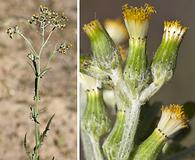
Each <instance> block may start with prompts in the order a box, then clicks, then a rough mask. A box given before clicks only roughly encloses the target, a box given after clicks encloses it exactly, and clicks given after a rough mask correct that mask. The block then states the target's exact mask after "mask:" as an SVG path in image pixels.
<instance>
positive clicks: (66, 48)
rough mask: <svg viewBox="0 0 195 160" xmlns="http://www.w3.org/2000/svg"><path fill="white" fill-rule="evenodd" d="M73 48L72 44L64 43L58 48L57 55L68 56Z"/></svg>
mask: <svg viewBox="0 0 195 160" xmlns="http://www.w3.org/2000/svg"><path fill="white" fill-rule="evenodd" d="M71 47H72V44H71V43H62V44H60V46H59V47H58V48H57V50H56V51H57V53H60V54H66V53H67V52H68V51H69V49H70V48H71Z"/></svg>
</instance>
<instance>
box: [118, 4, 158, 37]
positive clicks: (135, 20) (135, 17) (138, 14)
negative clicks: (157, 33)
mask: <svg viewBox="0 0 195 160" xmlns="http://www.w3.org/2000/svg"><path fill="white" fill-rule="evenodd" d="M122 10H123V17H124V20H125V25H126V27H127V30H128V32H129V36H130V38H131V37H132V38H145V37H146V36H147V32H148V26H149V19H150V17H151V14H152V13H155V12H156V11H155V9H154V7H153V6H150V5H148V4H145V6H144V7H140V8H137V7H132V6H130V7H129V6H128V5H124V6H123V8H122Z"/></svg>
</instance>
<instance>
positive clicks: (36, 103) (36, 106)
mask: <svg viewBox="0 0 195 160" xmlns="http://www.w3.org/2000/svg"><path fill="white" fill-rule="evenodd" d="M35 65H36V67H35V70H36V73H35V97H34V100H35V106H34V107H35V108H34V112H35V113H34V114H35V118H36V121H34V125H35V144H36V145H35V151H34V152H35V160H37V158H38V156H39V147H38V146H39V133H40V131H39V124H38V122H37V117H38V115H39V108H38V105H39V101H40V96H39V89H40V72H41V69H40V59H39V58H38V59H37V61H36V62H35Z"/></svg>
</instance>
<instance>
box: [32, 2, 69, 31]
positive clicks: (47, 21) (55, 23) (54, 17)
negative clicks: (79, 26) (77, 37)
mask: <svg viewBox="0 0 195 160" xmlns="http://www.w3.org/2000/svg"><path fill="white" fill-rule="evenodd" d="M67 22H68V18H67V17H66V16H65V15H64V13H57V12H54V11H52V10H50V9H49V8H48V7H45V6H42V5H41V6H40V9H39V13H38V14H34V15H33V16H32V17H31V18H30V20H29V23H30V24H43V25H44V26H43V27H46V26H50V27H52V28H58V29H61V30H62V29H64V28H65V27H66V26H67Z"/></svg>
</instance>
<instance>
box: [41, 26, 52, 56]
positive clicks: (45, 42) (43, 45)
mask: <svg viewBox="0 0 195 160" xmlns="http://www.w3.org/2000/svg"><path fill="white" fill-rule="evenodd" d="M53 31H54V29H52V31H51V32H50V33H49V35H48V37H47V39H46V40H45V41H44V43H43V44H42V45H41V48H40V51H39V55H41V53H42V51H43V48H44V47H45V45H46V44H47V42H48V41H49V39H50V37H51V35H52V33H53Z"/></svg>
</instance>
